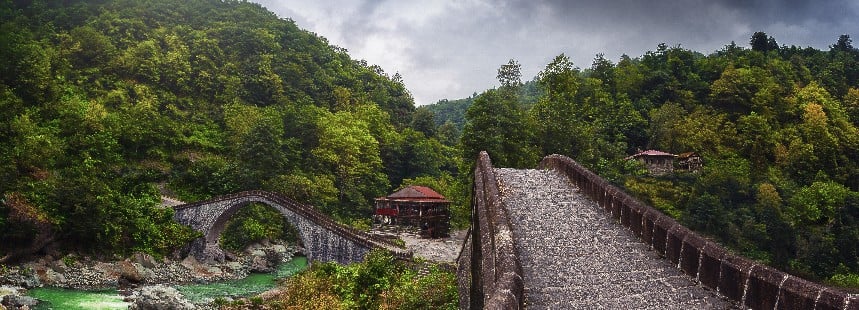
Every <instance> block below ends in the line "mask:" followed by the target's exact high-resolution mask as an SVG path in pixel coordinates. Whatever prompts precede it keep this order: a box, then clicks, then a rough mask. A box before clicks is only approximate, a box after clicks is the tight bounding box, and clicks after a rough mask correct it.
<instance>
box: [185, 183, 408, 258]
mask: <svg viewBox="0 0 859 310" xmlns="http://www.w3.org/2000/svg"><path fill="white" fill-rule="evenodd" d="M252 202H259V203H264V204H267V205H269V206H271V207H273V208H275V209H277V210H278V211H279V212H280V213H281V214H282V215H283V216H284V217H285V218H286V219H287V220H288V221H289V222H290V223H291V224H292V225H293V226H295V227H296V228H297V229H298V231H299V237H300V238H301V240H302V242H303V243H304V246H305V250H306V251H307V252H308V253H305V254H306V255H307V256H308V258H309V259H311V260H320V261H338V262H340V263H349V262H353V261H358V260H361V259H362V258H363V256H364V255H365V254H366V253H367V252H368V251H369V250H370V249H373V248H385V249H388V250H389V251H391V252H392V253H393V254H394V256H395V257H397V258H399V259H410V258H411V253H409V252H407V251H405V250H401V249H399V248H397V247H396V246H395V245H393V244H391V243H390V242H389V241H387V240H385V239H382V238H379V237H377V236H374V235H370V234H367V233H365V232H362V231H359V230H356V229H354V228H351V227H346V226H343V225H340V224H338V223H336V222H335V221H334V220H332V219H331V218H329V217H327V216H325V215H323V214H321V213H319V212H318V211H316V210H315V209H314V208H313V207H311V206H308V205H305V204H301V203H298V202H295V201H293V200H292V199H289V198H287V197H285V196H283V195H280V194H276V193H272V192H266V191H245V192H239V193H234V194H229V195H225V196H219V197H215V198H212V199H209V200H205V201H199V202H194V203H189V204H184V205H179V206H175V207H174V210H175V211H176V212H175V215H174V218H175V219H176V220H177V221H178V222H180V223H182V224H185V225H188V226H191V227H192V228H194V229H195V230H198V231H200V232H202V233H203V235H204V236H203V237H202V238H199V239H197V240H195V241H194V242H193V243H192V244H191V246H190V250H191V254H192V255H194V256H195V257H197V258H198V259H203V260H223V257H224V254H223V251H222V250H221V249H220V247H219V246H218V237H219V236H220V233H221V232H222V231H223V229H224V228H225V225H226V221H227V220H228V219H229V218H230V217H232V215H233V214H234V213H235V212H236V211H237V210H238V209H239V208H241V207H242V206H244V205H246V204H248V203H252Z"/></svg>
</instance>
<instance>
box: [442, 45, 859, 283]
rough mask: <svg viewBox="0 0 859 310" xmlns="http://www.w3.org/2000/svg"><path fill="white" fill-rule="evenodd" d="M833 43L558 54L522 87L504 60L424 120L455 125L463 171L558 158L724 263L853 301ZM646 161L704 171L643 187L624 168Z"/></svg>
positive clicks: (651, 179)
mask: <svg viewBox="0 0 859 310" xmlns="http://www.w3.org/2000/svg"><path fill="white" fill-rule="evenodd" d="M835 39H837V40H834V41H835V42H834V43H833V44H832V45H831V46H830V48H829V50H825V51H821V50H817V49H814V48H810V47H806V48H802V47H797V46H779V45H778V43H777V42H776V39H775V38H773V37H771V36H768V35H767V34H766V33H764V32H756V33H755V34H754V35H753V36H752V37H751V38H750V40H749V47H748V48H747V47H743V46H739V45H737V44H736V43H734V42H731V43H730V44H728V45H726V46H724V47H723V48H722V49H720V50H718V51H717V52H714V53H712V54H710V55H704V54H702V53H699V52H695V51H691V50H688V49H684V48H682V47H681V46H679V45H678V46H673V47H669V46H667V45H666V44H659V45H658V46H657V48H656V49H655V50H653V51H649V52H647V53H645V54H644V55H642V56H640V57H636V58H631V57H629V56H626V55H624V56H622V57H621V58H620V59H619V60H618V61H617V62H616V63H615V62H612V61H610V60H608V59H606V58H605V57H604V56H603V55H602V54H598V55H596V57H595V58H594V60H593V63H592V64H591V65H590V67H587V68H585V69H581V68H578V67H576V66H575V65H574V64H573V63H572V62H571V60H570V59H569V58H568V57H566V56H565V55H564V54H561V55H558V56H557V57H555V58H554V59H553V60H552V61H551V62H550V63H549V64H547V65H546V67H545V68H544V69H543V70H542V71H540V73H539V74H538V76H536V77H535V78H534V79H533V80H532V81H529V82H527V83H523V82H522V81H521V74H520V72H521V65H519V64H518V63H517V62H516V61H515V60H510V62H508V63H507V64H504V65H502V66H500V68H499V69H498V75H497V77H498V81H499V85H498V86H497V87H496V88H494V89H490V90H487V91H485V92H483V93H481V94H479V95H476V96H472V97H470V98H467V99H462V100H452V101H447V100H445V101H442V102H440V103H439V107H437V108H435V109H438V111H439V114H440V115H451V117H450V118H449V119H442V118H439V120H438V121H439V122H441V123H446V122H451V123H453V122H456V121H458V119H457V118H456V115H457V114H456V112H457V111H460V113H461V111H463V110H464V111H465V112H464V114H465V122H464V126H463V130H462V137H461V149H462V156H463V159H464V160H465V161H466V162H469V161H473V160H474V158H475V156H476V154H477V153H478V152H479V151H480V150H486V151H488V152H489V154H490V156H491V157H492V159H493V164H495V165H496V166H498V167H523V168H524V167H535V166H536V165H537V163H538V161H539V159H541V158H542V157H543V156H546V155H549V154H555V153H556V154H563V155H567V156H569V157H571V158H573V159H575V160H576V161H578V162H580V163H582V164H583V165H585V166H586V167H588V168H589V169H591V170H593V171H595V172H597V173H598V174H599V175H601V176H602V177H604V178H606V179H608V180H610V181H611V182H613V183H615V184H616V185H619V186H621V187H623V188H625V189H626V190H627V191H629V192H630V193H633V194H634V195H635V196H637V197H638V198H640V199H641V200H642V201H644V202H646V203H648V204H650V205H652V206H654V207H656V208H658V209H660V210H661V211H663V212H664V213H665V214H668V215H670V216H672V217H674V218H676V219H678V220H679V221H680V222H681V223H683V224H685V225H686V226H687V227H689V228H691V229H693V230H696V231H699V232H702V233H703V234H705V235H706V236H708V237H709V238H712V239H713V240H716V241H718V242H719V243H720V244H723V245H726V246H728V247H729V248H731V249H732V250H733V251H736V252H738V253H740V254H742V255H745V256H747V257H750V258H752V259H755V260H757V261H760V262H763V263H767V264H769V265H771V266H774V267H776V268H779V269H781V270H785V271H788V272H790V273H792V274H796V275H800V276H803V277H806V278H809V279H813V280H817V281H823V282H826V283H829V284H832V285H837V286H846V287H854V288H855V287H859V260H857V259H859V130H857V126H859V50H857V49H856V48H855V47H853V45H852V40H851V39H850V37H849V36H847V35H841V36H840V37H837V38H835ZM535 84H536V86H537V88H538V90H537V91H536V92H535V91H534V90H533V87H534V86H533V85H535ZM526 86H529V87H526ZM528 88H531V89H528ZM535 93H536V94H537V95H536V98H537V100H536V102H534V99H533V98H534V97H535ZM442 107H443V108H442ZM648 149H654V150H660V151H663V152H670V153H673V154H680V153H684V152H696V153H698V154H700V155H701V156H702V158H703V168H702V169H701V170H700V171H696V172H683V171H677V172H675V173H671V174H667V175H661V176H652V175H650V174H648V173H647V170H646V169H645V167H644V166H643V165H642V164H640V163H639V162H638V161H634V160H627V159H626V158H627V157H628V156H630V155H633V154H635V153H637V152H639V151H641V150H648Z"/></svg>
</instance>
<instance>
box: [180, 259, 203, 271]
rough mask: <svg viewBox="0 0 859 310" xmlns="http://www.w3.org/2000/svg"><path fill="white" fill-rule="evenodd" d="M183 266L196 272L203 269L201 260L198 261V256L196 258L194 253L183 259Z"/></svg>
mask: <svg viewBox="0 0 859 310" xmlns="http://www.w3.org/2000/svg"><path fill="white" fill-rule="evenodd" d="M182 266H183V267H185V268H188V269H190V270H191V271H194V272H196V271H199V270H201V269H203V266H202V265H201V264H200V262H199V261H197V259H196V258H194V256H193V255H188V257H185V259H183V260H182Z"/></svg>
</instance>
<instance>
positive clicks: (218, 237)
mask: <svg viewBox="0 0 859 310" xmlns="http://www.w3.org/2000/svg"><path fill="white" fill-rule="evenodd" d="M252 213H256V214H252ZM255 215H262V216H265V217H266V218H263V219H259V218H255V217H256V216H255ZM237 220H238V221H237ZM241 220H246V221H248V220H249V221H259V220H263V221H268V222H269V223H268V224H271V222H280V223H282V224H283V225H281V226H282V228H283V229H291V230H292V231H293V232H294V233H295V235H294V238H295V241H296V242H297V243H298V245H300V246H302V247H304V245H305V244H307V242H308V241H310V240H309V236H308V233H307V232H305V231H302V230H301V229H300V228H299V225H300V222H299V219H298V218H297V217H296V216H295V214H294V213H293V212H292V211H289V210H287V209H286V208H284V207H282V206H280V205H278V204H273V203H269V202H267V201H264V200H250V201H241V202H237V203H234V204H231V205H229V206H228V207H227V208H226V210H224V212H222V213H221V214H220V215H219V216H218V217H217V218H216V219H215V221H214V223H213V224H212V227H211V228H210V229H209V230H208V231H206V232H205V233H204V236H203V238H204V239H205V242H206V244H207V245H218V246H219V247H221V248H223V249H226V250H231V251H234V250H238V251H241V250H243V248H244V247H245V246H247V244H242V245H240V246H241V248H239V249H237V248H236V247H234V246H231V245H230V244H224V242H223V241H224V240H223V239H224V233H230V232H234V231H232V229H237V230H241V228H237V227H235V225H241V222H240V221H241ZM231 226H232V227H231ZM236 241H239V240H236ZM287 241H288V240H287ZM228 242H230V241H228ZM224 245H226V247H224ZM234 245H235V246H239V245H236V244H234ZM305 254H306V255H307V256H308V259H310V255H311V254H310V253H305Z"/></svg>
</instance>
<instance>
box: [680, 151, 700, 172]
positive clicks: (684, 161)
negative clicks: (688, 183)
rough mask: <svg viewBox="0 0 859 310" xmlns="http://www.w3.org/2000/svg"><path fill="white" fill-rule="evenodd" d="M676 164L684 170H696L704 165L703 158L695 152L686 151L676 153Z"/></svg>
mask: <svg viewBox="0 0 859 310" xmlns="http://www.w3.org/2000/svg"><path fill="white" fill-rule="evenodd" d="M677 166H678V167H680V169H685V170H686V171H690V172H696V171H698V170H701V167H703V166H704V160H703V159H701V155H698V153H696V152H686V153H680V154H679V155H677Z"/></svg>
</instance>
